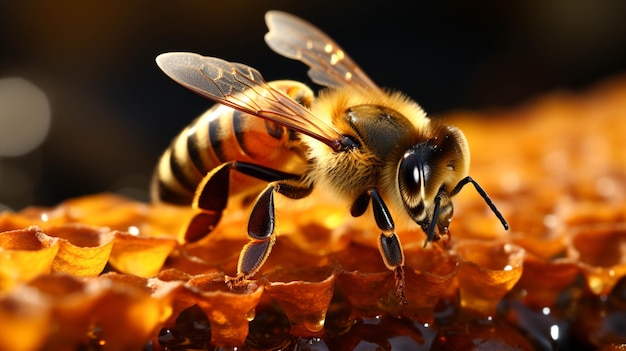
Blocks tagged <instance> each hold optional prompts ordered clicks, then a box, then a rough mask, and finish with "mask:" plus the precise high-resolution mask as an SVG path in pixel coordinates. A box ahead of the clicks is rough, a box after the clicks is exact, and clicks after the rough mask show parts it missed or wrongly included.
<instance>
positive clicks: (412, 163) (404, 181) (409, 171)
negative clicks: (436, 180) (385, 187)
mask: <svg viewBox="0 0 626 351" xmlns="http://www.w3.org/2000/svg"><path fill="white" fill-rule="evenodd" d="M422 165H423V164H422V162H420V159H419V157H418V155H416V154H415V153H413V152H408V153H406V154H405V155H404V157H403V158H402V161H400V166H399V168H398V182H399V185H400V191H401V192H402V194H403V195H412V196H415V195H417V194H419V193H420V192H421V191H422V187H423V184H424V168H423V167H422Z"/></svg>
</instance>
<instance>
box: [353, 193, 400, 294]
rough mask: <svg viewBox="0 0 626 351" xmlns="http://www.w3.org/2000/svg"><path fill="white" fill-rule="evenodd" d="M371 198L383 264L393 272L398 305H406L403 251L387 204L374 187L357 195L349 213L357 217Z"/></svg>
mask: <svg viewBox="0 0 626 351" xmlns="http://www.w3.org/2000/svg"><path fill="white" fill-rule="evenodd" d="M370 198H371V199H372V208H373V212H374V220H375V221H376V225H377V226H378V229H380V230H381V231H382V232H381V233H380V240H379V241H378V249H379V250H380V253H381V256H382V258H383V261H384V262H385V266H387V268H388V269H389V270H391V271H393V272H394V274H395V280H396V297H397V298H398V304H399V305H406V303H407V302H406V297H405V294H404V269H403V266H404V253H403V252H402V246H401V245H400V239H399V238H398V235H397V234H396V233H395V225H394V223H393V219H392V218H391V213H389V210H388V209H387V205H385V202H384V201H383V199H382V198H381V197H380V194H379V193H378V190H377V189H376V188H371V189H369V190H368V191H366V192H364V193H363V194H361V195H359V197H357V199H356V200H355V201H354V202H353V203H352V207H351V209H350V213H351V214H352V215H353V216H355V217H358V216H360V215H362V214H363V213H364V212H365V210H366V209H367V205H368V204H369V199H370Z"/></svg>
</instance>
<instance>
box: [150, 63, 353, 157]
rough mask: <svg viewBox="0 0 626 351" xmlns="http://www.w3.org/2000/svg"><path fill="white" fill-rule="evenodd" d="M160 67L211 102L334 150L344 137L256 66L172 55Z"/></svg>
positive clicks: (159, 64)
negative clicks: (284, 91)
mask: <svg viewBox="0 0 626 351" xmlns="http://www.w3.org/2000/svg"><path fill="white" fill-rule="evenodd" d="M156 62H157V65H158V66H159V67H160V68H161V69H162V70H163V72H165V73H166V74H167V75H168V76H169V77H170V78H172V79H173V80H175V81H176V82H178V83H179V84H181V85H183V86H185V87H187V88H189V89H191V90H193V91H194V92H196V93H198V94H200V95H202V96H204V97H207V98H209V99H211V100H214V101H216V102H219V103H221V104H224V105H226V106H228V107H231V108H234V109H236V110H240V111H243V112H246V113H249V114H251V115H255V116H257V117H261V118H264V119H268V120H271V121H273V122H276V123H278V124H280V125H282V126H285V127H287V128H290V129H293V130H296V131H298V132H300V133H303V134H306V135H309V136H311V137H313V138H315V139H317V140H319V141H321V142H323V143H325V144H327V145H329V146H330V147H332V148H333V149H339V147H340V143H341V140H342V139H343V137H342V136H341V135H340V134H339V133H338V132H337V131H335V130H334V129H333V128H331V127H330V126H328V125H327V124H326V123H324V122H322V121H321V120H320V119H319V118H317V117H315V116H314V115H313V114H312V113H311V112H310V111H309V110H307V109H306V108H304V107H303V106H302V105H300V104H298V103H297V102H296V101H294V100H293V99H291V98H290V97H289V96H288V95H286V94H285V93H283V92H281V91H279V90H276V89H274V88H272V87H271V86H270V85H269V84H267V82H266V81H265V80H264V79H263V77H262V76H261V73H259V71H257V70H255V69H254V68H252V67H249V66H246V65H243V64H240V63H232V62H228V61H225V60H222V59H219V58H215V57H205V56H201V55H198V54H194V53H187V52H170V53H166V54H161V55H159V56H158V57H157V58H156Z"/></svg>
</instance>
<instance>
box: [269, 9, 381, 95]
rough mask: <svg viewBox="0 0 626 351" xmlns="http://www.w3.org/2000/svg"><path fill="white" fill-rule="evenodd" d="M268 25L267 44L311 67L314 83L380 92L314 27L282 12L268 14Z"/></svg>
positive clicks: (281, 53)
mask: <svg viewBox="0 0 626 351" xmlns="http://www.w3.org/2000/svg"><path fill="white" fill-rule="evenodd" d="M265 22H266V23H267V27H268V28H269V32H268V33H267V34H265V42H266V43H267V45H269V47H270V48H272V50H274V51H275V52H277V53H279V54H280V55H283V56H285V57H288V58H291V59H295V60H299V61H302V62H303V63H305V64H306V65H308V66H309V67H310V70H309V77H310V78H311V80H313V81H314V82H315V83H317V84H320V85H323V86H327V87H342V86H346V85H352V86H356V87H359V88H361V89H365V90H369V91H380V88H379V87H378V86H377V85H376V84H375V83H374V82H373V81H372V80H371V79H370V78H369V77H368V76H367V75H366V74H365V73H363V71H362V70H361V69H360V68H359V66H357V64H356V63H354V61H352V59H351V58H350V57H349V56H348V54H346V53H345V52H344V51H343V49H341V47H340V46H339V45H337V43H335V41H334V40H333V39H331V38H330V37H329V36H328V35H326V33H324V32H322V31H321V30H319V29H318V28H316V27H315V26H313V25H312V24H310V23H308V22H306V21H304V20H302V19H301V18H298V17H296V16H293V15H290V14H288V13H284V12H280V11H269V12H268V13H267V14H266V15H265Z"/></svg>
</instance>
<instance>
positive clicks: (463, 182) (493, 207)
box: [450, 176, 509, 230]
mask: <svg viewBox="0 0 626 351" xmlns="http://www.w3.org/2000/svg"><path fill="white" fill-rule="evenodd" d="M467 183H472V184H473V185H474V188H475V189H476V191H477V192H478V194H480V196H481V197H482V198H483V200H485V202H486V203H487V206H489V208H490V209H491V211H492V212H493V213H494V214H495V215H496V217H498V219H499V220H500V223H502V226H503V227H504V229H506V230H508V229H509V224H508V223H507V222H506V220H505V219H504V216H502V214H501V213H500V211H498V209H497V208H496V205H494V203H493V201H491V199H490V198H489V196H488V195H487V193H486V192H485V190H483V188H482V187H481V186H480V185H478V183H477V182H476V181H475V180H474V179H472V177H470V176H467V177H465V178H463V179H461V181H460V182H459V183H458V184H457V185H456V186H455V187H454V189H452V191H451V192H450V196H454V195H456V194H457V193H458V192H459V191H461V189H463V187H464V186H465V185H466V184H467Z"/></svg>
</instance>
